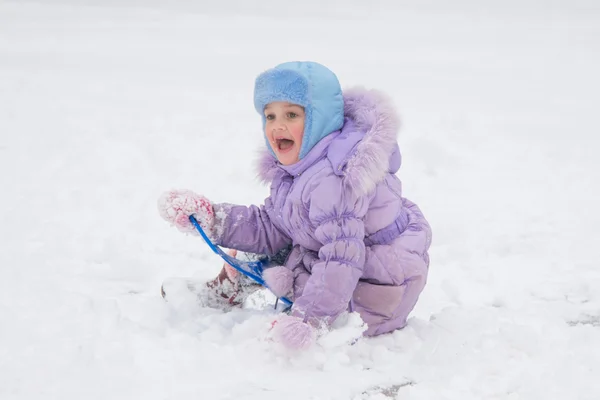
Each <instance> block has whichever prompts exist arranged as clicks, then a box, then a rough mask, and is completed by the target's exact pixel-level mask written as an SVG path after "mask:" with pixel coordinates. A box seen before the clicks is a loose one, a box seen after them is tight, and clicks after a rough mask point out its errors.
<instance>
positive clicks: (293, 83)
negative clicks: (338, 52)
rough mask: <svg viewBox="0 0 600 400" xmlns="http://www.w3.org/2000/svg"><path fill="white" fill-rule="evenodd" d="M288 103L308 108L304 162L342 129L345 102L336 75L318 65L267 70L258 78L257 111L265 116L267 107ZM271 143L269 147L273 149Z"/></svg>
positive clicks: (289, 64) (288, 65) (295, 64)
mask: <svg viewBox="0 0 600 400" xmlns="http://www.w3.org/2000/svg"><path fill="white" fill-rule="evenodd" d="M275 101H287V102H289V103H292V104H297V105H299V106H302V107H304V112H305V120H304V136H303V138H302V147H301V148H300V155H299V157H300V159H302V158H303V157H304V156H305V155H306V154H308V152H309V151H310V150H311V149H312V148H313V147H314V145H316V144H317V143H318V142H319V141H320V140H321V139H323V138H324V137H325V136H327V135H329V134H330V133H332V132H335V131H337V130H339V129H341V128H342V125H343V124H344V99H343V97H342V88H341V87H340V83H339V81H338V79H337V77H336V76H335V74H334V73H333V72H332V71H330V70H329V69H327V67H325V66H323V65H321V64H318V63H315V62H308V61H307V62H300V61H297V62H287V63H284V64H280V65H278V66H276V67H275V68H273V69H270V70H267V71H265V72H263V73H262V74H260V75H259V76H258V78H256V83H255V85H254V108H256V111H257V112H258V113H259V114H260V115H261V116H262V121H263V130H264V127H265V124H266V118H265V114H264V110H265V107H266V106H267V104H269V103H272V102H275ZM265 139H266V140H267V147H268V148H269V150H271V152H273V150H272V149H271V146H269V141H268V139H267V138H266V137H265Z"/></svg>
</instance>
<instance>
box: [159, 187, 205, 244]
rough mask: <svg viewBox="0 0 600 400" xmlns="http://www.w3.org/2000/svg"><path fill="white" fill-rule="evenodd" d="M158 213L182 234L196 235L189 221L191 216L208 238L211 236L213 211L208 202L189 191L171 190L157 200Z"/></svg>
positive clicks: (196, 232)
mask: <svg viewBox="0 0 600 400" xmlns="http://www.w3.org/2000/svg"><path fill="white" fill-rule="evenodd" d="M158 212H159V213H160V216H161V217H162V218H163V219H164V220H165V221H167V222H170V223H171V224H173V225H175V227H176V228H177V229H179V230H180V231H181V232H184V233H191V234H195V235H198V231H196V228H195V227H194V225H192V223H191V222H190V220H189V217H190V215H193V216H194V217H195V218H196V219H197V220H198V223H199V224H200V226H201V227H202V229H203V230H204V231H205V232H206V234H207V235H208V236H211V235H212V229H213V226H214V223H215V211H214V210H213V206H212V204H211V202H210V201H208V200H207V199H206V198H205V197H203V196H200V195H199V194H196V193H194V192H192V191H191V190H171V191H169V192H165V193H163V194H162V195H161V196H160V197H159V199H158Z"/></svg>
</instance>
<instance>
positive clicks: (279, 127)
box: [273, 121, 286, 132]
mask: <svg viewBox="0 0 600 400" xmlns="http://www.w3.org/2000/svg"><path fill="white" fill-rule="evenodd" d="M285 129H286V127H285V124H283V123H281V122H279V121H276V122H275V123H274V124H273V132H276V131H284V130H285Z"/></svg>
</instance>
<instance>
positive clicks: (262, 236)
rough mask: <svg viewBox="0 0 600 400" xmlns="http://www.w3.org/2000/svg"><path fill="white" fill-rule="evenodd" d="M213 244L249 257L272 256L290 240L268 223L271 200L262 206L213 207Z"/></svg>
mask: <svg viewBox="0 0 600 400" xmlns="http://www.w3.org/2000/svg"><path fill="white" fill-rule="evenodd" d="M213 207H214V210H215V216H216V222H215V227H214V231H215V236H216V244H218V245H220V246H223V247H227V248H231V249H237V250H241V251H245V252H249V253H257V254H266V255H269V256H271V255H274V254H276V253H277V252H278V251H279V250H281V249H283V248H284V247H286V246H288V245H289V244H291V243H292V240H291V239H290V238H289V237H288V236H287V235H286V234H285V233H284V232H283V231H282V230H281V229H279V228H278V227H277V226H275V225H274V224H273V222H272V221H271V217H270V216H269V213H268V212H267V210H268V209H269V207H271V198H270V197H269V198H267V199H266V200H265V204H264V205H262V206H260V207H259V206H254V205H252V206H249V207H247V206H239V205H232V204H226V203H222V204H214V205H213Z"/></svg>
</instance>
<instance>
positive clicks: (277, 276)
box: [263, 266, 294, 297]
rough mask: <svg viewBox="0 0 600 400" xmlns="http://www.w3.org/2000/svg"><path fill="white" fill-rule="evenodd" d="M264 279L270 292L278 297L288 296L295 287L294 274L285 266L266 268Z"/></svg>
mask: <svg viewBox="0 0 600 400" xmlns="http://www.w3.org/2000/svg"><path fill="white" fill-rule="evenodd" d="M263 279H264V280H265V283H266V284H267V287H268V288H269V290H271V292H273V294H274V295H275V296H277V297H284V296H285V295H287V294H288V293H289V292H290V291H291V290H292V286H293V285H294V273H293V272H292V270H290V269H289V268H286V267H283V266H277V267H270V268H265V270H264V271H263Z"/></svg>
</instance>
